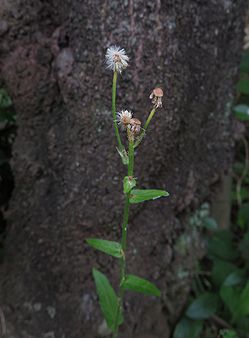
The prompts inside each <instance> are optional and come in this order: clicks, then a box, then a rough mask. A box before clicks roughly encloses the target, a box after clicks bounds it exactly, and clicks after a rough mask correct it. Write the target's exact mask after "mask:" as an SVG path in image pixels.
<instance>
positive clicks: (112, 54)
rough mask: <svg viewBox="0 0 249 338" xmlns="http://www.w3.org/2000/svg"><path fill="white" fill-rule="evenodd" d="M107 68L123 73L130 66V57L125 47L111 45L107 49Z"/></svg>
mask: <svg viewBox="0 0 249 338" xmlns="http://www.w3.org/2000/svg"><path fill="white" fill-rule="evenodd" d="M105 58H106V64H107V68H108V69H111V70H112V71H113V72H114V71H115V70H116V71H117V72H119V73H121V72H122V70H123V69H125V68H126V67H127V66H128V61H129V57H128V56H127V55H126V52H125V50H124V49H123V48H120V47H117V46H111V47H109V48H108V49H107V52H106V55H105Z"/></svg>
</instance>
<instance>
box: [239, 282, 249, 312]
mask: <svg viewBox="0 0 249 338" xmlns="http://www.w3.org/2000/svg"><path fill="white" fill-rule="evenodd" d="M237 311H238V314H237V316H236V317H240V316H246V315H249V282H247V284H246V286H245V287H244V289H243V290H242V292H241V295H240V299H239V302H238V309H237Z"/></svg>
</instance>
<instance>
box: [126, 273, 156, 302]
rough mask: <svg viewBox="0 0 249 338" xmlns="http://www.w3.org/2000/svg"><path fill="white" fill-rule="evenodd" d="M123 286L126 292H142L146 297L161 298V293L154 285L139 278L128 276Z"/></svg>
mask: <svg viewBox="0 0 249 338" xmlns="http://www.w3.org/2000/svg"><path fill="white" fill-rule="evenodd" d="M121 286H122V288H124V289H125V290H130V291H136V292H141V293H144V294H145V295H149V296H156V297H160V296H161V291H160V290H159V289H158V288H157V287H156V286H155V285H154V284H152V283H151V282H149V281H147V280H146V279H143V278H140V277H137V276H133V275H128V276H127V277H126V278H125V280H124V281H123V283H122V285H121Z"/></svg>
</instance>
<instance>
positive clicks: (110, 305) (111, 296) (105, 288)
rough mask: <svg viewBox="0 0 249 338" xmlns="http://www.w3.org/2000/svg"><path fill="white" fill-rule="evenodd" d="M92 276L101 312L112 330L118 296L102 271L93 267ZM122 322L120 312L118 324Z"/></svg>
mask: <svg viewBox="0 0 249 338" xmlns="http://www.w3.org/2000/svg"><path fill="white" fill-rule="evenodd" d="M93 277H94V281H95V284H96V288H97V293H98V296H99V303H100V307H101V310H102V313H103V315H104V317H105V320H106V323H107V325H108V327H109V328H110V329H111V330H112V331H113V329H114V326H115V318H116V314H117V308H118V298H117V296H116V294H115V291H114V290H113V288H112V286H111V284H110V283H109V281H108V279H107V278H106V276H105V275H104V274H103V273H101V272H100V271H98V270H95V269H93ZM122 322H123V317H122V314H120V317H119V321H118V324H119V325H120V324H122Z"/></svg>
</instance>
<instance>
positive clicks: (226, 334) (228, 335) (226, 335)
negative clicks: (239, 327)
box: [220, 330, 239, 338]
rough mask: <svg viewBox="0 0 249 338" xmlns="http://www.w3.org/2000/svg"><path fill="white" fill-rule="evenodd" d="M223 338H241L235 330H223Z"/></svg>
mask: <svg viewBox="0 0 249 338" xmlns="http://www.w3.org/2000/svg"><path fill="white" fill-rule="evenodd" d="M220 335H221V338H239V337H238V335H237V333H236V332H235V331H234V330H221V331H220Z"/></svg>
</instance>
